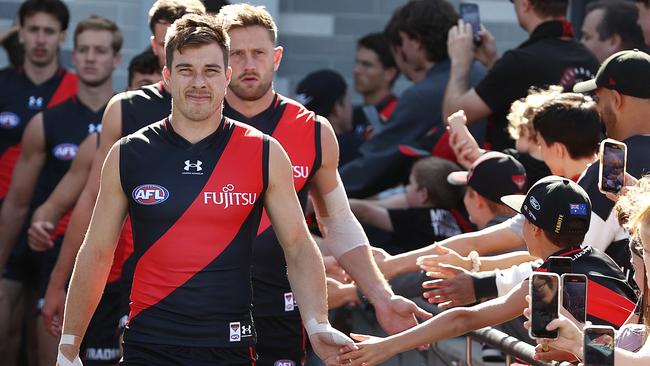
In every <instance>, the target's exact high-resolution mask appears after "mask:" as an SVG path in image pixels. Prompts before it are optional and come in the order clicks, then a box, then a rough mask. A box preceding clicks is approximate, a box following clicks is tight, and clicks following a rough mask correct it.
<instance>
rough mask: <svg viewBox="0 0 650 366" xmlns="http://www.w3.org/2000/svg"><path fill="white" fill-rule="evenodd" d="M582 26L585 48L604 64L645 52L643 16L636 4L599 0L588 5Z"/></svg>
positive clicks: (621, 0) (614, 0)
mask: <svg viewBox="0 0 650 366" xmlns="http://www.w3.org/2000/svg"><path fill="white" fill-rule="evenodd" d="M586 12H587V15H585V19H584V20H583V22H582V40H581V42H582V44H584V45H585V47H587V48H588V49H589V50H590V51H591V52H592V53H593V54H594V55H595V56H596V58H597V59H598V62H603V61H605V59H606V58H607V57H609V56H611V55H612V54H614V53H616V52H619V51H623V50H631V49H634V48H637V49H644V48H645V43H644V40H643V30H641V27H640V26H639V24H638V19H639V12H638V10H637V8H636V7H635V6H634V4H632V3H630V2H629V1H623V0H598V1H595V2H590V3H588V4H587V8H586Z"/></svg>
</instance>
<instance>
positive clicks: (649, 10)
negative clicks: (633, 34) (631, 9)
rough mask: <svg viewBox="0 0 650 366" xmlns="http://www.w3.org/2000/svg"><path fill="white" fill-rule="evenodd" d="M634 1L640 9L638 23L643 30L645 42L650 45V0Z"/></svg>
mask: <svg viewBox="0 0 650 366" xmlns="http://www.w3.org/2000/svg"><path fill="white" fill-rule="evenodd" d="M634 3H635V4H636V8H637V9H638V10H639V20H638V23H639V25H640V26H641V29H642V30H643V38H644V39H645V44H646V45H650V0H634Z"/></svg>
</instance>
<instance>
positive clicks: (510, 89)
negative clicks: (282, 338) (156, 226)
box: [0, 0, 650, 365]
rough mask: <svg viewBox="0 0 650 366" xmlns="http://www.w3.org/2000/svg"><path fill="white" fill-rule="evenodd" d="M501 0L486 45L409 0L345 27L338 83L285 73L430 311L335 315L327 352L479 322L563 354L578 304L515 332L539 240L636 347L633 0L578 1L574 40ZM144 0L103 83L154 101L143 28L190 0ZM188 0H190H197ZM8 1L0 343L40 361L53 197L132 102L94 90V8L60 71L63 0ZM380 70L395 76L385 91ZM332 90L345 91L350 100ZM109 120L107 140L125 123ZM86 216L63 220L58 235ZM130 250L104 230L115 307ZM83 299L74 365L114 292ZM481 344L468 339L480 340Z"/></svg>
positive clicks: (557, 15)
mask: <svg viewBox="0 0 650 366" xmlns="http://www.w3.org/2000/svg"><path fill="white" fill-rule="evenodd" d="M511 2H512V3H513V11H514V13H515V14H516V17H517V20H518V23H519V25H520V26H521V28H522V29H523V30H524V31H525V32H526V33H527V34H528V36H529V38H528V39H527V40H526V41H525V42H523V43H522V44H521V45H519V46H518V47H516V48H514V49H511V50H508V51H506V52H504V53H503V54H502V55H499V54H498V52H497V48H496V43H495V39H494V37H493V36H492V34H491V33H490V31H489V29H488V28H486V27H484V26H482V25H481V29H480V31H479V32H478V36H479V38H480V42H475V37H474V34H473V30H472V27H471V25H470V24H468V23H465V22H464V21H463V19H462V18H460V17H459V15H458V12H457V11H456V9H455V8H454V7H453V6H452V5H451V3H449V2H448V1H447V0H411V1H409V2H408V3H406V4H405V5H403V6H400V7H399V8H397V9H396V10H395V11H394V12H393V14H392V16H391V17H390V20H389V21H388V23H387V24H386V26H385V29H383V30H382V31H380V32H377V33H371V34H368V35H364V36H362V37H360V38H359V40H358V43H357V45H356V54H355V66H354V74H353V80H354V85H352V86H351V87H350V86H349V85H347V84H346V82H345V78H344V77H343V75H340V74H339V73H337V72H335V71H332V70H315V71H314V72H312V73H310V74H309V75H306V76H305V77H304V79H302V80H301V81H300V82H299V83H298V86H297V88H296V90H295V93H294V99H295V100H296V101H297V102H299V103H301V104H302V105H304V106H305V107H306V108H307V109H308V110H310V111H313V112H314V113H316V114H317V115H318V116H322V117H323V118H325V119H327V120H328V121H329V123H330V124H331V127H332V129H333V131H334V133H335V134H336V137H337V139H338V148H339V168H338V169H339V170H338V171H339V174H340V179H341V180H342V183H343V185H344V186H345V190H346V193H347V196H348V197H349V206H350V209H351V210H352V212H353V213H354V215H355V216H356V218H357V219H358V220H359V222H360V223H361V224H362V226H363V229H364V231H365V232H366V234H367V236H368V237H369V238H370V243H371V244H372V246H373V248H372V250H373V254H374V261H375V263H376V264H377V266H378V268H379V270H381V272H382V274H383V275H384V277H385V278H386V279H387V280H390V282H389V283H390V284H394V285H395V286H396V291H395V292H396V293H401V291H404V290H403V287H404V283H407V284H409V285H408V286H407V287H410V288H409V289H407V291H406V292H405V294H406V293H408V294H412V293H417V294H418V295H419V294H423V298H424V299H425V300H426V301H427V302H428V303H430V304H432V306H433V304H436V306H437V308H438V310H440V311H441V313H440V314H438V315H436V316H434V317H433V318H432V319H429V320H426V321H424V322H423V323H422V324H420V325H417V326H415V327H414V328H411V329H408V330H405V331H403V332H401V333H399V332H398V333H397V334H396V335H394V336H392V337H390V338H386V339H383V338H377V337H373V336H366V335H355V336H354V337H353V338H354V339H355V340H356V341H358V342H359V343H358V344H357V347H356V349H351V348H346V349H342V350H341V352H342V356H341V359H342V363H343V364H350V365H374V364H378V363H381V362H384V361H386V360H387V359H388V358H390V357H391V356H393V355H395V354H398V353H400V352H405V351H408V350H411V349H415V348H417V347H418V346H422V345H424V344H428V343H431V342H435V341H438V340H442V339H445V338H450V337H454V336H459V335H462V334H464V333H466V332H468V331H471V330H474V329H478V328H482V327H485V326H494V327H497V328H498V329H500V330H502V331H504V332H506V333H508V334H510V335H513V336H515V337H517V338H519V339H520V340H522V341H524V342H528V343H531V344H534V343H536V342H539V343H541V344H542V345H543V346H538V347H537V348H536V356H535V357H536V358H538V359H540V360H546V361H551V360H555V361H569V362H572V363H576V364H577V363H578V362H580V360H581V358H582V352H583V344H582V340H583V338H582V333H581V332H582V327H583V325H584V324H581V323H580V322H578V321H576V320H575V319H571V318H570V317H567V316H565V315H561V316H560V317H559V319H558V320H555V321H553V322H551V324H550V325H549V327H550V328H554V329H555V328H556V329H559V337H558V338H557V339H556V340H546V339H537V340H535V339H532V338H530V337H529V335H528V328H529V327H530V324H529V322H528V321H525V320H526V319H525V318H524V317H522V316H521V315H522V312H523V314H524V315H525V317H528V318H530V310H529V304H528V302H529V301H530V299H526V295H527V294H528V278H529V277H530V276H531V274H532V273H534V272H539V271H548V270H549V268H548V267H549V264H548V258H549V257H550V256H565V257H569V258H571V260H572V263H573V266H572V273H579V274H584V275H586V276H587V278H588V284H589V285H590V286H591V287H588V292H587V296H588V299H587V304H588V305H587V308H586V319H587V320H588V321H589V322H591V323H592V324H594V325H608V326H613V327H614V328H616V329H617V330H619V332H618V336H619V340H618V342H617V349H616V357H617V360H616V365H628V364H629V365H632V364H635V365H636V364H639V363H638V362H640V361H643V362H648V360H649V358H648V357H649V356H648V354H649V353H648V350H650V342H646V341H645V340H646V339H647V336H648V334H649V332H650V310H649V309H650V298H649V296H650V295H649V292H648V288H649V287H650V280H649V279H648V276H647V271H648V270H649V268H648V266H649V265H650V259H649V258H648V257H647V253H648V252H649V251H650V249H647V248H650V247H649V246H650V214H648V212H649V211H650V183H649V182H650V180H649V178H648V177H647V176H646V174H647V173H648V171H649V170H650V123H649V122H648V120H647V116H648V115H650V55H648V54H647V53H646V52H645V50H646V49H647V47H648V45H650V2H649V1H648V0H636V1H627V0H596V1H591V2H589V3H588V4H587V6H586V9H585V14H586V15H585V17H584V19H583V20H582V22H581V24H582V29H581V34H582V38H581V39H580V40H578V39H576V37H575V36H574V30H573V26H572V24H571V23H570V21H569V20H568V19H567V17H566V14H567V10H568V3H569V1H568V0H549V1H547V0H511ZM192 3H194V2H192ZM197 3H198V2H197ZM156 4H158V5H154V7H153V8H152V13H150V14H149V24H150V25H151V31H152V37H151V46H150V47H149V48H147V49H146V50H144V51H143V52H142V53H140V54H138V55H137V56H135V57H133V59H132V60H130V62H129V67H128V91H127V92H126V94H124V95H127V96H133V95H142V96H143V97H144V98H147V99H152V98H153V99H156V98H158V99H159V100H160V101H161V103H168V102H169V101H168V99H165V98H170V97H169V96H166V94H165V92H164V90H163V84H162V83H161V79H162V76H161V70H162V68H163V66H164V65H165V58H164V56H165V55H164V52H163V50H164V39H165V38H164V36H165V31H166V30H167V27H168V26H169V25H170V24H171V23H173V22H174V20H176V19H178V18H180V17H181V16H182V15H183V14H181V13H185V12H186V11H187V12H204V11H206V9H205V8H203V6H202V5H201V4H200V3H199V5H197V9H193V10H192V6H194V5H187V6H186V5H183V6H184V8H183V9H184V11H182V12H180V11H178V7H175V6H176V5H178V4H176V2H175V1H173V0H159V1H158V2H157V3H156ZM161 4H162V5H161ZM165 4H167V5H169V6H168V7H165ZM170 4H171V5H170ZM207 5H208V4H206V6H207ZM210 5H211V6H212V5H214V7H212V8H210V7H209V8H208V9H207V11H209V12H210V11H211V12H214V13H215V14H216V13H218V12H219V8H220V5H216V4H210ZM157 6H158V7H157ZM156 9H157V10H156ZM160 9H162V10H160ZM17 19H18V24H17V25H16V26H15V27H14V28H12V29H11V30H9V31H6V32H4V33H2V34H0V38H1V40H2V44H3V46H4V47H5V49H6V50H7V52H8V55H9V60H10V62H11V63H12V66H11V67H9V68H7V69H5V70H2V71H0V85H2V88H0V149H1V150H0V200H1V201H0V203H1V204H2V209H1V211H0V235H1V237H0V273H2V274H3V276H4V277H3V280H2V283H0V359H2V360H5V361H3V362H5V363H4V364H6V365H17V364H21V365H22V364H29V365H33V364H37V365H53V364H55V362H56V355H57V346H58V344H59V336H60V334H61V322H62V316H63V306H64V304H63V301H64V299H65V292H64V291H65V286H66V283H67V282H68V280H69V276H70V272H71V271H72V265H73V261H74V257H75V255H76V252H77V251H78V247H79V245H80V243H81V240H80V239H74V240H76V241H78V242H79V243H78V244H77V246H76V248H75V249H66V247H65V246H62V243H64V239H65V240H73V239H70V238H65V237H66V236H68V234H66V225H67V223H68V221H69V220H70V215H71V212H69V211H70V209H71V208H72V206H73V205H74V202H76V201H77V199H79V200H80V202H81V201H82V199H83V197H84V196H83V195H84V194H86V192H87V191H88V187H86V188H84V186H85V185H86V186H87V185H90V184H91V183H89V184H86V181H87V180H88V181H89V182H91V181H92V179H93V176H98V173H99V172H98V171H96V169H95V168H93V169H92V170H91V166H93V167H94V166H95V165H94V164H93V159H97V158H96V156H95V150H96V149H97V147H98V146H100V141H101V139H102V138H105V136H106V134H99V133H100V132H102V123H103V125H104V126H108V125H107V123H106V120H107V118H109V119H110V118H118V119H120V121H121V119H124V120H127V119H129V118H140V117H139V115H136V113H137V111H138V110H139V109H138V108H136V107H133V108H132V109H126V110H117V111H114V110H115V109H111V108H115V107H114V105H115V104H116V102H110V100H112V99H111V98H112V97H113V95H114V94H115V92H114V90H113V87H112V82H111V77H112V72H113V70H114V69H115V68H116V67H117V66H118V65H119V62H120V49H121V45H122V39H123V36H122V33H121V31H120V30H119V28H118V26H117V25H116V24H115V23H114V22H113V21H111V20H109V19H105V18H103V17H100V16H91V17H89V18H87V19H85V20H83V21H81V22H79V23H78V25H77V28H76V29H75V30H74V32H71V34H72V35H73V37H74V39H73V41H74V42H73V44H74V49H73V55H72V60H73V65H74V67H75V73H74V74H73V73H72V72H70V71H68V70H66V69H65V68H63V67H62V66H61V65H60V64H59V61H58V57H57V56H58V52H59V47H60V45H61V43H62V41H63V39H64V37H65V32H66V30H67V25H68V21H69V13H68V9H67V7H66V6H65V4H64V3H62V2H60V1H58V0H27V1H25V2H24V3H23V4H22V6H21V8H20V11H19V14H18V16H17ZM163 24H164V26H161V25H163ZM281 31H282V30H281V29H280V32H281ZM17 40H19V41H17ZM291 51H292V50H290V49H285V50H283V52H289V53H290V52H291ZM278 62H279V61H278ZM400 75H404V76H405V77H406V78H407V79H408V80H410V81H411V82H412V84H411V85H410V86H409V87H408V88H407V89H406V90H405V91H404V92H403V93H401V95H399V96H398V95H396V94H395V93H394V92H393V86H394V84H395V81H396V79H397V78H398V77H399V76H400ZM353 90H354V91H356V92H357V93H359V94H360V95H361V97H362V99H363V102H362V104H361V105H358V106H352V105H351V102H350V94H351V92H352V91H353ZM129 93H130V94H129ZM158 99H156V100H158ZM117 104H119V103H117ZM165 105H166V104H165ZM122 106H124V104H122ZM121 108H125V107H121ZM147 108H149V107H147ZM163 112H164V113H163V114H166V113H168V111H163ZM129 113H132V114H133V115H130V114H129ZM102 116H103V117H102ZM111 116H112V117H111ZM115 116H119V117H115ZM163 117H164V115H163ZM59 120H61V121H63V120H65V121H68V120H69V121H70V122H69V123H68V122H66V123H65V124H62V122H59V123H58V124H57V121H59ZM124 128H126V127H124ZM113 129H115V127H113ZM118 129H120V130H121V131H119V133H118V131H112V132H111V133H113V134H115V139H114V141H117V139H118V138H119V137H121V136H124V135H126V134H128V133H129V132H133V131H126V130H122V127H121V126H120V127H119V128H118ZM112 137H113V136H112V135H109V138H112ZM605 138H611V139H615V140H618V141H620V142H623V143H625V144H626V146H627V165H626V177H625V182H624V183H625V187H624V188H623V189H622V190H621V191H620V192H619V193H617V194H608V195H606V194H604V193H602V192H601V190H600V189H599V186H598V184H599V174H600V173H599V164H598V161H599V146H600V143H601V141H602V140H603V139H605ZM111 142H113V141H111ZM104 143H105V142H104ZM94 156H95V157H94ZM102 160H103V159H102ZM186 164H189V163H186ZM188 166H189V165H188ZM294 168H295V167H294ZM186 170H187V169H186ZM66 173H67V174H66ZM305 175H307V173H305ZM95 178H97V177H95ZM59 182H61V183H59ZM94 189H95V192H94V194H92V195H93V201H92V202H94V197H95V196H96V194H97V192H96V190H98V187H95V188H94ZM82 191H83V192H84V193H82ZM90 192H92V189H91V190H90ZM533 201H535V202H537V203H533ZM304 209H305V211H306V219H307V222H308V224H310V228H311V229H312V233H313V235H314V236H315V237H316V238H317V240H316V242H317V243H319V244H321V251H322V254H323V257H324V263H325V269H326V274H327V290H328V305H329V309H330V310H331V316H332V318H333V319H335V320H333V324H334V326H335V327H337V328H339V329H341V330H344V329H345V333H349V332H350V331H352V332H355V327H356V324H355V323H354V322H351V321H350V319H351V318H352V317H353V313H354V312H359V313H368V312H371V310H370V309H371V308H372V304H367V303H366V302H365V299H364V295H363V294H362V293H361V292H359V291H358V290H357V283H356V282H355V279H354V278H353V277H352V276H350V275H349V274H348V273H346V271H344V270H343V269H342V266H341V265H339V263H338V262H337V259H335V258H334V257H333V256H331V253H330V251H329V249H328V248H327V246H326V245H322V243H323V241H322V240H318V238H320V237H326V236H327V233H326V232H321V231H320V230H319V226H318V223H317V221H318V220H317V219H316V217H315V215H314V208H313V205H312V203H311V202H309V203H307V204H306V207H304ZM558 217H559V219H558ZM54 218H55V219H54ZM71 222H75V221H71ZM87 224H88V223H87V222H86V223H85V225H82V226H83V228H76V229H75V230H77V232H79V233H81V234H79V235H83V231H85V227H86V226H87ZM72 226H73V225H71V226H70V227H72ZM69 231H70V230H68V232H69ZM64 234H65V235H64ZM59 252H60V253H59ZM130 254H131V253H128V252H119V251H118V252H116V254H115V262H114V267H115V268H116V269H115V272H111V275H110V277H109V278H108V281H107V286H106V292H105V296H115V297H116V298H119V300H117V302H118V303H120V304H121V306H122V307H121V308H123V306H124V304H125V303H128V291H130V288H129V286H128V285H126V286H125V285H124V284H123V282H124V281H125V280H124V277H126V278H127V279H126V281H127V282H128V281H129V278H128V276H129V275H131V276H132V275H133V274H132V270H128V264H125V263H128V260H127V258H128V257H129V256H130ZM63 258H65V260H64V259H63ZM122 265H124V273H123V272H122V269H121V268H122V267H120V266H122ZM118 267H119V268H118ZM398 282H399V283H400V285H399V286H400V290H399V291H397V283H398ZM125 291H126V294H125ZM118 293H119V295H116V294H118ZM107 294H108V295H107ZM125 297H126V299H125ZM292 301H293V300H292ZM527 301H528V302H527ZM360 304H363V306H360ZM35 308H36V309H37V314H38V315H37V316H36V317H34V309H35ZM100 309H104V310H99V311H98V312H97V313H96V318H97V320H95V319H94V320H93V322H92V323H91V325H90V330H89V331H90V332H93V331H94V332H95V333H92V334H94V337H95V338H94V339H93V340H92V342H89V343H88V344H85V345H84V347H85V348H84V350H85V353H82V360H83V361H84V364H86V365H95V364H117V362H118V360H119V358H120V352H121V351H120V348H119V343H117V342H118V341H116V339H119V333H120V332H121V330H122V329H123V327H124V326H125V324H123V322H124V321H123V320H121V317H122V316H123V315H124V314H123V313H121V312H120V311H121V310H115V311H113V312H112V310H110V309H109V310H106V308H101V307H100ZM292 309H293V307H292ZM524 309H526V310H524ZM102 311H105V312H104V313H102ZM97 314H99V315H97ZM35 319H36V321H34V320H35ZM120 323H122V324H120ZM392 333H395V332H392ZM98 334H99V335H98ZM116 335H117V338H116ZM102 337H103V338H102ZM634 337H636V338H637V340H636V341H634V342H631V341H630V338H634ZM91 343H92V344H91ZM501 357H502V355H501V354H500V351H498V350H496V351H495V350H494V349H490V348H489V347H486V348H485V349H484V359H485V360H490V361H492V360H499V359H501Z"/></svg>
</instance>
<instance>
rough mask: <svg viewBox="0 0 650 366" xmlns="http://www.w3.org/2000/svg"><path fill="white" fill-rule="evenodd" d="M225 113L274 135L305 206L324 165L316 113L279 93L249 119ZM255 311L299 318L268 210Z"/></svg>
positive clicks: (256, 271)
mask: <svg viewBox="0 0 650 366" xmlns="http://www.w3.org/2000/svg"><path fill="white" fill-rule="evenodd" d="M224 115H225V116H227V117H229V118H233V119H236V120H238V121H241V122H244V123H246V124H248V125H250V126H253V127H255V128H257V129H259V130H260V131H262V132H264V133H266V134H269V135H272V136H273V137H274V138H275V139H276V140H278V142H279V143H280V145H282V147H283V148H284V150H285V151H286V152H287V154H288V155H289V159H290V160H291V166H292V169H293V182H294V186H295V188H296V193H297V194H298V199H299V200H300V203H301V204H302V207H303V209H304V208H305V207H306V203H307V195H308V191H309V182H310V181H311V179H312V177H313V176H314V174H315V173H316V171H317V170H318V169H319V168H320V164H321V130H320V128H321V126H320V123H319V122H318V121H317V118H316V115H315V114H314V113H313V112H311V111H309V110H307V109H306V108H305V107H303V106H302V105H301V104H299V103H298V102H296V101H294V100H291V99H289V98H286V97H284V96H282V95H279V94H276V96H275V98H274V99H273V102H272V103H271V105H270V106H269V108H267V109H266V110H265V111H263V112H262V113H260V114H258V115H256V116H254V117H252V118H246V117H244V116H243V115H242V114H240V113H239V112H237V111H236V110H234V109H232V108H231V107H230V106H229V105H227V104H226V106H225V107H224ZM253 305H254V306H253V314H254V315H255V316H287V315H289V316H293V317H299V316H300V314H299V312H298V307H297V304H296V301H295V299H294V297H293V293H292V292H291V286H290V285H289V279H288V278H287V264H286V261H285V259H284V252H283V250H282V247H280V244H279V242H278V239H277V237H276V236H275V233H274V232H273V228H272V227H271V221H270V220H269V218H268V216H267V215H266V212H264V214H263V216H262V221H261V224H260V228H259V230H258V233H257V239H256V240H255V245H254V250H253Z"/></svg>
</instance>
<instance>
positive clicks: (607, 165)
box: [598, 139, 627, 193]
mask: <svg viewBox="0 0 650 366" xmlns="http://www.w3.org/2000/svg"><path fill="white" fill-rule="evenodd" d="M626 163H627V146H626V145H625V144H624V143H622V142H620V141H616V140H612V139H605V140H603V142H602V143H601V144H600V176H599V183H598V188H600V191H601V192H603V193H605V192H611V193H618V192H619V191H620V190H621V188H623V185H624V183H625V166H626Z"/></svg>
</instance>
